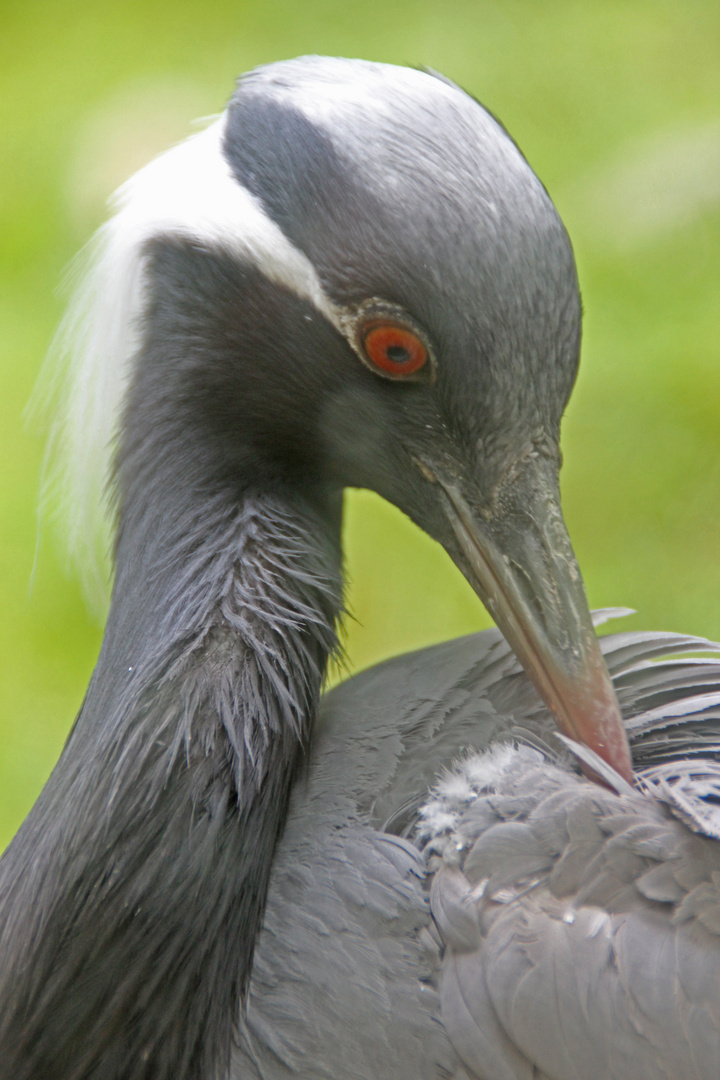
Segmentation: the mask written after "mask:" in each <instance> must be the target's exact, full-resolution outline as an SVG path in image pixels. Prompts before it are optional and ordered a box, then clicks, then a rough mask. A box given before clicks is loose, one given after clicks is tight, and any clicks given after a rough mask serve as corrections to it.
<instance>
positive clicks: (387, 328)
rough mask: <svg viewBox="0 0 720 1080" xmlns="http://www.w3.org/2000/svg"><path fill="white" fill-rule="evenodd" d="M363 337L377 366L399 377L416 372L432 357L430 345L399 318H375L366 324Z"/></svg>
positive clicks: (367, 352) (363, 344) (366, 352)
mask: <svg viewBox="0 0 720 1080" xmlns="http://www.w3.org/2000/svg"><path fill="white" fill-rule="evenodd" d="M361 340H362V347H363V352H364V353H365V355H366V357H367V358H368V360H369V361H370V362H371V363H372V364H373V365H374V367H376V368H379V369H380V371H382V372H383V373H384V374H385V375H390V376H391V377H392V378H395V379H402V378H404V377H405V376H407V375H414V374H415V372H417V371H420V369H421V368H423V367H424V366H425V364H426V363H427V361H428V357H429V353H428V350H427V346H426V345H424V344H423V342H422V341H421V340H420V338H419V337H418V336H417V334H414V333H413V332H412V330H408V328H407V327H406V326H401V325H400V324H399V323H396V322H389V321H387V320H386V319H373V320H372V321H371V322H368V323H367V324H366V325H365V326H364V327H363V330H362V337H361Z"/></svg>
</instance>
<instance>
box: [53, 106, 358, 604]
mask: <svg viewBox="0 0 720 1080" xmlns="http://www.w3.org/2000/svg"><path fill="white" fill-rule="evenodd" d="M225 122H226V116H225V114H223V116H221V117H220V118H219V119H218V120H216V121H215V122H214V123H212V124H211V125H210V126H209V127H208V128H207V129H206V130H204V131H202V132H200V133H199V134H197V135H194V136H191V137H190V138H189V139H187V140H185V141H184V142H182V143H180V144H179V145H178V146H176V147H174V148H173V149H171V150H168V151H167V152H166V153H164V154H162V155H161V156H160V157H158V158H156V159H155V160H154V161H152V162H150V164H149V165H146V166H145V168H143V169H141V170H140V172H138V173H136V175H135V176H133V177H132V178H131V179H130V180H129V181H128V182H127V183H126V184H124V185H123V186H122V187H121V188H120V189H119V191H118V192H117V193H116V195H115V196H114V198H113V200H112V205H113V206H114V208H115V209H116V213H115V215H114V216H113V217H112V218H111V219H110V220H109V221H108V222H107V223H106V224H105V225H103V226H102V227H101V228H100V229H99V230H98V232H97V234H96V235H95V237H94V238H93V239H92V240H91V242H90V243H89V244H88V246H87V248H86V249H85V251H84V252H83V253H81V256H80V258H79V267H80V272H79V276H80V285H79V287H78V289H77V292H76V294H75V297H74V299H73V301H72V303H71V306H70V308H69V311H68V313H67V315H66V317H65V319H64V321H63V323H62V325H61V327H60V330H59V332H58V335H57V338H56V340H55V343H54V345H53V348H52V350H51V360H50V364H51V368H53V369H54V371H53V372H52V374H51V376H50V380H51V383H52V386H51V394H52V395H53V396H54V397H55V398H56V400H57V399H59V404H60V409H59V419H58V421H57V422H56V425H55V428H54V430H53V433H52V435H51V440H50V449H49V460H50V462H51V466H50V469H49V470H48V471H47V477H46V482H45V485H44V488H45V491H44V499H43V501H44V502H45V503H46V504H47V502H50V503H51V505H52V506H53V510H54V511H55V512H57V513H58V516H60V518H61V519H62V521H63V524H64V526H65V529H66V531H67V539H68V548H69V552H70V556H71V558H72V560H73V561H74V562H76V563H77V564H78V565H79V567H80V569H81V572H82V576H83V578H84V583H85V587H86V590H87V593H88V596H89V598H90V600H91V602H92V603H93V606H95V607H103V606H104V604H105V602H106V597H107V592H108V587H107V575H106V572H105V568H106V565H107V558H106V555H107V550H108V524H107V511H106V503H107V499H106V487H107V483H108V475H109V464H110V459H111V453H112V444H113V439H114V437H115V435H116V432H117V424H118V419H119V412H120V408H121V403H122V398H123V393H124V389H125V386H126V384H127V380H128V375H129V372H130V370H131V366H132V359H133V356H134V355H135V352H136V349H137V346H138V324H139V317H140V315H141V313H142V308H143V300H144V280H143V277H144V248H145V244H146V243H147V241H148V240H150V239H151V238H153V237H158V236H185V237H188V238H192V239H196V240H199V241H201V242H202V243H204V244H207V245H209V246H214V247H217V248H222V249H224V250H226V251H230V252H232V253H233V254H235V255H236V256H237V257H238V258H239V259H241V260H242V261H243V262H245V263H250V264H252V265H253V266H256V267H258V269H260V270H261V272H262V273H263V274H265V276H266V277H268V278H269V279H270V280H272V281H274V282H276V283H277V284H279V285H282V286H284V287H286V288H288V289H290V290H292V291H293V292H294V293H296V294H297V295H298V296H300V297H302V298H303V299H305V300H308V301H310V302H311V303H312V304H313V305H314V306H315V307H316V308H317V309H318V311H320V312H321V313H322V314H323V315H324V316H325V317H326V318H327V319H329V321H330V322H332V323H333V325H335V326H337V327H338V328H339V329H340V328H341V326H340V316H339V313H338V312H337V310H336V309H335V307H334V306H333V305H332V303H331V302H330V300H329V299H328V297H327V296H326V295H325V293H324V292H323V289H322V287H321V285H320V281H319V279H318V276H317V273H316V272H315V268H314V267H313V265H312V263H311V262H310V261H309V259H308V258H307V257H306V256H305V255H304V254H303V253H302V252H301V251H299V250H298V249H297V248H296V247H294V245H293V244H292V243H291V242H290V241H289V240H288V239H287V237H286V236H285V234H284V233H283V232H282V231H281V229H280V228H279V227H278V226H277V225H276V224H275V223H274V222H273V221H272V219H271V218H270V217H268V215H267V214H266V213H265V211H264V209H263V207H262V205H261V203H260V202H259V200H258V199H256V198H255V197H254V196H253V195H251V194H250V193H249V192H248V191H247V190H246V189H245V188H243V187H242V186H241V185H240V184H239V183H238V181H237V180H236V179H235V178H234V177H233V175H232V173H231V170H230V167H229V165H228V162H227V160H226V159H225V157H224V155H223V153H222V139H223V135H224V130H225Z"/></svg>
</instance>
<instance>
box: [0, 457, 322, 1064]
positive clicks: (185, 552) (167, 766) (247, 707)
mask: <svg viewBox="0 0 720 1080" xmlns="http://www.w3.org/2000/svg"><path fill="white" fill-rule="evenodd" d="M147 449H148V448H147V446H146V447H145V448H144V458H143V460H151V459H152V460H153V461H154V464H153V466H152V469H151V472H149V473H148V476H147V477H143V476H142V475H141V473H142V470H141V469H139V467H138V469H135V472H134V474H133V475H134V477H135V482H136V486H137V487H138V489H142V490H143V491H144V494H143V497H142V499H138V500H137V501H133V499H132V498H131V497H129V498H128V499H127V500H126V504H125V505H124V506H123V508H122V510H121V529H120V538H119V544H118V550H117V576H116V586H115V591H114V598H113V604H112V608H111V613H110V617H109V621H108V626H107V630H106V634H105V638H104V642H103V647H102V651H101V655H100V658H99V661H98V665H97V668H96V670H95V673H94V675H93V679H92V681H91V684H90V687H89V690H88V693H87V697H86V700H85V702H84V705H83V708H82V711H81V713H80V715H79V717H78V720H77V722H76V725H75V728H74V729H73V732H72V734H71V736H70V738H69V740H68V743H67V745H66V747H65V750H64V752H63V755H62V757H61V759H60V761H59V763H58V765H57V767H56V769H55V771H54V772H53V774H52V776H51V778H50V780H49V781H48V784H47V786H46V787H45V789H44V791H43V793H42V795H41V796H40V798H39V800H38V802H37V803H36V805H35V807H34V808H33V811H32V812H31V814H30V816H29V817H28V819H27V821H26V822H25V824H24V826H23V828H22V829H21V830H20V832H19V833H18V835H17V837H16V838H15V840H14V841H13V843H12V845H11V846H10V848H9V849H8V851H7V852H6V854H5V856H4V858H3V861H2V863H0V955H1V956H2V957H3V959H2V966H1V968H0V1077H2V1080H6V1078H7V1080H9V1078H10V1077H12V1080H30V1078H32V1080H50V1078H52V1080H70V1078H72V1080H80V1078H82V1080H89V1078H98V1080H99V1078H101V1077H102V1078H103V1080H110V1078H113V1080H114V1078H123V1080H136V1078H137V1080H140V1078H143V1080H145V1078H147V1080H149V1078H151V1077H152V1078H153V1080H165V1078H167V1080H170V1078H172V1080H190V1078H198V1080H199V1078H206V1077H215V1076H216V1075H218V1074H221V1073H222V1069H223V1068H224V1066H225V1065H226V1063H227V1061H228V1057H229V1053H230V1048H231V1040H232V1029H233V1025H234V1024H235V1023H236V1021H237V1017H238V1009H239V1007H240V1005H241V1000H242V993H243V989H244V986H245V984H246V982H247V979H248V976H249V972H250V967H251V962H252V953H253V945H254V941H255V936H256V932H257V929H258V924H259V920H260V919H261V917H262V911H263V904H264V900H265V895H266V891H267V885H268V876H269V871H270V866H271V862H272V856H273V850H274V846H275V843H276V840H277V837H278V834H279V831H280V830H281V828H282V824H283V821H284V818H285V814H286V807H287V800H288V794H289V790H290V787H291V784H292V780H293V775H294V773H295V770H296V767H297V764H298V760H299V757H300V755H301V753H302V750H303V746H304V745H305V744H306V740H307V738H308V734H309V729H310V727H311V723H312V719H313V715H314V713H315V709H316V704H317V700H318V696H319V693H320V686H321V681H322V676H323V672H324V668H325V663H326V659H327V656H328V654H329V652H330V651H331V650H332V649H333V647H334V642H335V637H334V621H335V618H336V616H337V614H338V610H339V606H340V599H339V594H340V556H339V513H338V507H337V506H336V505H334V508H329V505H330V504H329V503H327V504H325V505H323V501H322V499H320V500H315V501H314V502H313V500H311V499H308V498H301V497H300V496H297V497H296V496H294V495H291V494H289V493H288V492H283V490H282V488H280V487H278V488H277V489H276V490H275V491H274V492H271V493H268V491H267V489H266V490H265V493H260V492H259V491H258V490H257V489H254V488H253V485H252V483H251V481H250V479H248V478H246V480H245V482H244V483H243V484H242V485H241V487H240V488H238V487H235V488H234V489H233V490H232V491H231V490H230V489H229V488H227V487H223V485H222V484H219V485H215V487H214V489H213V490H208V485H207V483H206V482H205V481H206V478H204V477H203V470H202V468H201V467H200V466H198V464H197V462H198V459H199V458H201V457H202V455H198V454H197V453H195V454H194V455H190V457H189V458H188V460H187V462H186V463H185V466H184V467H183V470H182V472H181V474H180V475H179V476H178V475H174V476H173V475H171V474H170V472H167V473H164V471H163V468H162V462H160V464H158V461H159V459H158V458H157V456H153V454H150V456H149V458H148V455H147ZM133 454H134V450H133V449H132V447H131V448H130V450H128V452H127V454H126V462H125V465H124V466H123V467H124V468H125V469H126V470H127V469H130V470H131V472H132V471H133V469H134V468H135V467H134V465H133V460H134V459H133ZM166 460H167V461H168V462H171V461H173V460H174V455H173V453H169V454H167V455H166ZM151 475H152V477H153V478H154V479H153V480H152V483H151V484H149V488H150V490H149V491H148V490H147V488H148V485H147V484H144V480H146V479H148V478H150V477H151ZM331 502H332V500H331Z"/></svg>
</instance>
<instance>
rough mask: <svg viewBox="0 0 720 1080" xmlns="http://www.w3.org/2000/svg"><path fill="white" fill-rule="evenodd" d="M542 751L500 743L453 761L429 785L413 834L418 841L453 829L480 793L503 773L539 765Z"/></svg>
mask: <svg viewBox="0 0 720 1080" xmlns="http://www.w3.org/2000/svg"><path fill="white" fill-rule="evenodd" d="M544 761H545V758H544V757H543V755H542V754H541V753H540V752H539V751H538V750H534V749H533V748H532V747H530V746H524V745H520V746H516V745H514V744H513V743H501V744H499V745H497V746H493V747H492V748H491V749H490V750H486V751H484V752H483V753H476V754H469V755H468V756H467V757H466V758H463V759H462V760H461V761H458V762H456V763H455V765H454V766H453V767H452V769H451V770H449V771H448V772H447V773H446V774H445V775H444V776H443V777H442V779H441V780H438V782H437V784H435V786H434V787H433V788H432V790H431V791H430V793H429V798H428V801H427V802H426V803H424V804H423V805H422V806H421V807H420V810H419V814H418V819H419V820H418V825H417V830H416V835H417V838H418V841H419V842H420V844H421V845H423V846H426V845H432V844H433V843H434V841H436V840H440V839H441V838H443V837H446V838H447V837H448V836H449V835H450V834H452V833H454V832H455V829H456V827H457V823H458V819H459V817H460V815H461V814H462V812H463V810H465V809H466V808H467V807H468V805H469V804H470V803H471V802H473V801H474V800H475V799H477V798H478V796H480V795H484V794H488V793H489V792H492V791H493V790H494V788H495V786H496V785H497V784H498V783H500V782H501V781H502V780H503V779H504V778H505V777H507V776H509V775H512V774H513V773H516V772H517V771H518V770H526V769H527V768H528V767H530V766H537V765H542V764H543V762H544Z"/></svg>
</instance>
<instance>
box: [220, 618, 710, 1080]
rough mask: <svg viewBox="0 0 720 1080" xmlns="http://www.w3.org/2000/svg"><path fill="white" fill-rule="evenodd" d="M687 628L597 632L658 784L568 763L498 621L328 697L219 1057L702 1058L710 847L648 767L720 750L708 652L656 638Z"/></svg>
mask: <svg viewBox="0 0 720 1080" xmlns="http://www.w3.org/2000/svg"><path fill="white" fill-rule="evenodd" d="M703 644H705V643H703V642H702V641H701V640H697V639H692V638H684V637H682V636H681V635H671V634H667V635H665V634H641V633H638V634H633V633H620V634H613V635H609V636H607V637H606V638H604V639H603V651H604V654H605V657H606V659H607V661H608V666H609V668H610V671H611V672H612V674H613V676H614V680H615V685H616V687H617V688H618V691H619V694H620V698H621V701H622V704H623V708H624V711H625V714H626V716H627V717H628V720H629V726H630V729H631V730H632V732H633V751H634V755H635V760H636V763H637V766H638V769H639V771H640V775H641V776H643V775H646V774H647V775H648V776H652V777H653V780H652V783H648V789H649V792H650V793H649V794H643V793H642V792H640V791H638V792H635V793H632V794H628V793H622V794H617V793H616V792H614V791H608V790H605V789H602V788H600V787H598V786H597V785H595V784H591V783H590V782H589V781H587V780H585V779H583V778H581V777H580V776H579V775H578V773H577V770H576V769H575V768H574V767H573V764H572V762H571V759H570V758H569V757H567V756H563V753H562V747H560V746H559V745H558V742H557V740H556V739H555V737H554V735H553V731H554V725H553V723H552V721H551V719H550V717H549V716H548V714H547V712H546V711H545V709H544V708H543V706H542V705H541V703H540V702H539V701H538V699H537V697H536V695H535V693H534V691H533V690H532V688H531V687H530V686H529V684H528V681H527V679H526V677H525V676H524V674H523V673H522V672H521V670H520V669H519V666H518V665H517V662H516V661H515V659H514V657H513V656H512V654H511V653H510V651H509V649H508V647H507V645H506V644H505V642H504V641H503V640H502V638H500V636H499V635H498V634H497V633H496V632H494V631H488V632H485V633H483V634H479V635H474V636H472V637H469V638H464V639H461V640H458V641H456V642H449V643H448V644H446V645H440V646H437V647H435V648H433V649H428V650H424V651H422V652H419V653H416V654H413V655H412V656H406V657H402V658H399V659H398V660H395V661H388V662H387V663H385V664H383V665H381V666H379V667H377V668H375V669H372V670H371V671H368V672H366V673H364V674H363V675H360V676H357V677H356V678H355V679H353V680H351V681H350V682H348V683H346V684H345V685H343V686H341V687H339V688H338V689H336V690H334V691H333V692H332V693H331V694H329V695H328V696H327V697H326V698H325V700H324V702H323V706H322V709H321V712H320V718H319V723H318V728H317V732H316V738H315V743H314V746H313V751H312V759H311V763H310V765H309V767H308V769H307V770H306V773H305V775H304V776H303V777H302V778H301V780H300V781H299V782H298V784H297V785H296V787H295V789H294V791H293V796H292V800H291V808H290V815H289V818H288V823H287V827H286V831H285V834H284V836H283V839H282V840H281V842H280V845H279V847H278V851H277V854H276V857H275V861H274V865H273V872H272V878H271V884H270V892H269V896H268V906H267V910H266V914H265V922H264V927H263V930H262V932H261V934H260V937H259V940H258V945H257V948H256V952H255V963H254V971H253V977H252V981H251V984H250V991H249V998H248V1005H247V1013H246V1014H244V1015H243V1017H242V1019H241V1023H240V1049H239V1050H238V1051H237V1053H236V1056H235V1059H234V1065H233V1070H232V1076H233V1078H235V1077H237V1078H238V1080H239V1078H241V1077H243V1078H244V1077H252V1078H253V1080H256V1078H262V1080H290V1078H291V1077H296V1076H301V1077H304V1078H306V1080H316V1078H317V1080H321V1078H322V1080H365V1078H367V1080H390V1078H393V1080H396V1078H397V1080H405V1078H407V1080H411V1078H415V1077H418V1078H422V1080H425V1078H427V1080H431V1078H432V1080H438V1078H443V1077H458V1078H461V1077H468V1078H472V1080H476V1078H479V1080H538V1078H542V1080H628V1078H629V1077H634V1078H637V1080H660V1078H662V1080H714V1078H715V1077H716V1076H717V1067H718V1061H719V1060H720V979H719V978H718V975H720V844H719V843H718V842H717V840H715V839H713V838H710V837H708V836H705V835H702V834H701V833H699V832H697V831H695V830H694V828H692V827H691V826H690V824H688V821H689V820H690V819H689V818H685V819H683V814H682V811H681V809H680V807H679V806H678V804H677V803H676V802H673V800H672V798H671V795H670V793H671V791H672V788H671V786H670V785H667V784H666V785H665V789H666V795H665V797H664V798H658V794H661V795H662V788H658V786H657V785H658V784H660V776H659V773H664V774H665V775H666V776H667V777H668V778H672V777H673V775H674V770H675V768H676V765H675V761H676V759H677V758H678V756H679V755H680V754H685V755H688V756H690V758H692V757H693V756H697V754H698V753H700V754H701V755H702V754H707V755H708V757H710V756H711V755H714V756H717V755H718V753H720V719H719V713H718V701H719V700H720V698H719V697H718V692H719V690H720V664H718V663H716V662H714V661H712V662H709V661H702V660H700V661H695V660H693V659H681V658H679V659H675V660H666V659H664V658H665V657H666V656H667V655H677V654H679V653H682V652H687V651H689V650H698V651H700V650H701V649H702V646H703ZM715 648H716V647H715ZM651 660H652V661H657V660H660V661H662V662H661V663H657V664H653V663H650V662H649V661H651ZM498 747H501V748H504V749H503V750H502V752H501V753H500V754H497V753H495V754H494V753H493V750H492V749H491V748H495V751H496V750H497V748H498ZM488 750H490V753H489V754H487V755H486V756H485V757H483V758H481V759H480V761H479V762H478V759H477V757H475V756H473V752H474V751H478V752H483V751H488ZM543 755H547V758H548V760H545V758H544V756H543ZM458 761H460V762H461V763H462V765H461V767H460V769H459V771H458V770H454V769H453V767H454V766H457V764H458ZM473 763H474V772H473ZM713 767H715V769H716V770H717V766H714V762H713V761H712V760H711V763H710V769H711V770H712V768H713ZM444 770H453V772H452V775H453V776H454V777H455V781H456V782H455V783H449V782H448V779H447V777H445V779H444V780H442V781H441V782H440V787H441V788H442V789H443V791H444V794H443V795H442V797H440V796H439V795H438V794H437V792H435V793H434V794H433V795H432V796H431V794H430V787H431V786H432V785H434V784H435V783H436V781H437V779H438V777H440V776H441V774H442V773H443V771H444ZM468 772H469V774H470V776H471V778H472V779H473V780H474V784H471V785H468V783H467V779H465V780H464V781H463V779H462V774H463V773H468ZM701 773H702V764H700V766H699V767H698V777H700V775H701ZM719 779H720V771H717V772H716V774H715V777H714V782H715V787H714V791H713V790H712V785H711V787H710V793H711V794H712V795H715V797H717V792H718V790H720V788H718V780H719ZM468 786H470V787H472V788H474V791H473V793H472V795H469V794H468ZM707 791H708V789H707V788H706V787H705V786H704V784H703V781H702V780H701V779H698V782H697V783H696V793H697V799H698V803H699V804H700V805H701V804H702V799H701V796H702V795H703V794H706V793H707ZM441 804H442V805H441ZM712 805H713V802H712V800H711V803H710V808H712ZM441 812H442V813H444V814H445V818H446V823H445V827H444V828H443V827H442V826H443V819H442V818H441V817H440V816H439V815H440V813H441ZM718 816H720V815H718ZM451 818H452V821H451V820H450V819H451ZM696 828H697V826H696Z"/></svg>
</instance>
